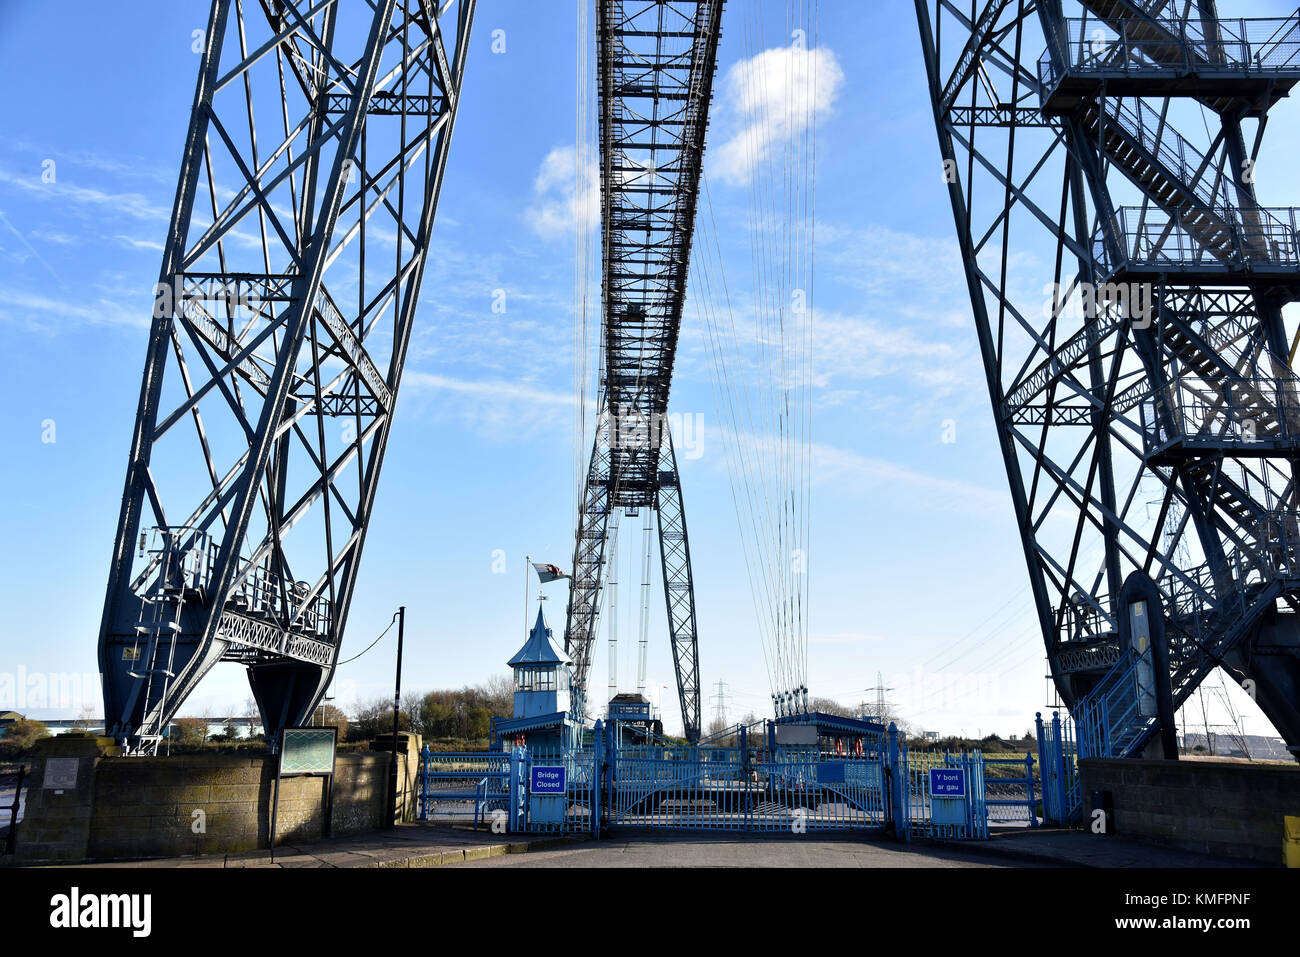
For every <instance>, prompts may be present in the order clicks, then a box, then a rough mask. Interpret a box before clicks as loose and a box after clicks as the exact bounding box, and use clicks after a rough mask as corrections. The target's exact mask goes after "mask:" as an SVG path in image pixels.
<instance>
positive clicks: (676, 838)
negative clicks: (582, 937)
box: [465, 828, 1016, 870]
mask: <svg viewBox="0 0 1300 957" xmlns="http://www.w3.org/2000/svg"><path fill="white" fill-rule="evenodd" d="M465 866H466V867H474V868H478V867H489V868H490V867H563V868H572V867H633V868H653V867H744V868H751V867H763V868H786V867H797V868H818V869H825V868H889V869H891V870H893V869H912V868H940V869H952V868H1005V867H1014V866H1016V865H1015V862H1013V861H1009V860H1000V859H993V858H989V857H985V856H982V855H979V854H974V853H970V852H969V851H968V850H967V849H966V848H955V847H939V846H936V845H930V846H921V845H918V844H902V843H900V842H898V841H894V840H891V839H888V838H882V837H864V836H862V835H860V834H849V833H846V834H834V833H827V832H814V833H809V834H803V835H798V836H796V835H791V834H736V833H726V832H712V833H710V832H698V831H696V832H691V831H672V830H654V831H649V830H645V829H639V830H632V829H627V828H625V829H624V830H622V831H620V832H618V833H616V834H614V835H613V836H612V837H609V838H607V839H605V840H600V841H586V842H584V843H582V844H572V845H567V846H562V847H551V848H546V849H539V850H537V851H536V852H534V853H531V854H528V855H526V856H525V857H518V858H516V857H510V858H505V857H494V858H491V859H488V860H481V861H473V862H470V863H467V864H466V865H465Z"/></svg>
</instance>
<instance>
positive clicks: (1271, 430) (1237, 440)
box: [1141, 376, 1300, 456]
mask: <svg viewBox="0 0 1300 957" xmlns="http://www.w3.org/2000/svg"><path fill="white" fill-rule="evenodd" d="M1297 387H1300V380H1297V379H1292V378H1264V377H1258V378H1249V379H1239V380H1234V381H1230V382H1228V383H1226V384H1222V385H1221V384H1218V383H1212V382H1205V381H1203V380H1200V379H1196V378H1192V377H1190V376H1188V377H1184V378H1182V379H1180V380H1179V381H1177V382H1171V383H1169V384H1168V385H1166V386H1164V387H1163V388H1160V389H1157V390H1155V391H1154V392H1153V393H1152V395H1151V397H1150V398H1149V399H1147V400H1146V401H1144V402H1143V403H1142V404H1141V417H1142V442H1143V446H1144V448H1145V451H1146V454H1147V455H1148V456H1150V455H1153V454H1156V453H1157V452H1160V451H1163V450H1166V449H1168V448H1169V447H1170V446H1171V445H1173V444H1175V443H1178V444H1183V445H1189V446H1195V445H1197V444H1201V445H1215V446H1216V447H1217V446H1218V445H1221V444H1227V445H1230V446H1234V447H1235V446H1240V447H1241V449H1243V450H1244V451H1249V450H1250V449H1251V447H1252V446H1257V447H1260V448H1262V447H1263V446H1264V445H1265V444H1266V443H1275V442H1282V441H1289V440H1293V439H1296V438H1300V431H1298V430H1300V393H1298V392H1297Z"/></svg>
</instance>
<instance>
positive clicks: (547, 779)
mask: <svg viewBox="0 0 1300 957" xmlns="http://www.w3.org/2000/svg"><path fill="white" fill-rule="evenodd" d="M567 790H568V777H567V775H566V773H565V769H564V768H562V767H559V768H553V767H535V768H533V773H532V775H531V777H530V779H529V781H528V791H529V793H531V794H564V793H566V791H567Z"/></svg>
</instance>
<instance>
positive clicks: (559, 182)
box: [525, 146, 600, 238]
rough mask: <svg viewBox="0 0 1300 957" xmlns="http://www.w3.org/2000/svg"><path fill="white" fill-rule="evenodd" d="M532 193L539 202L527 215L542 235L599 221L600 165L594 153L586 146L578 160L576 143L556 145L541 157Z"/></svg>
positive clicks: (585, 227) (531, 223) (590, 224)
mask: <svg viewBox="0 0 1300 957" xmlns="http://www.w3.org/2000/svg"><path fill="white" fill-rule="evenodd" d="M533 195H534V196H535V197H536V202H535V203H534V204H533V205H532V206H530V207H529V208H528V211H527V213H526V214H525V215H526V218H527V220H528V224H529V226H531V227H532V229H533V231H534V232H535V233H537V234H538V235H539V236H543V237H548V238H549V237H553V236H559V235H562V234H564V233H567V232H570V231H571V230H573V229H574V228H575V227H579V228H583V229H591V228H593V227H595V226H596V224H598V223H599V222H600V168H599V166H597V164H596V158H595V156H593V155H591V153H590V151H588V150H583V151H582V158H581V162H579V157H578V150H577V148H576V147H573V146H557V147H555V149H553V150H551V151H550V152H549V153H547V154H546V158H545V159H544V160H542V165H541V167H540V168H539V169H538V171H537V178H536V179H535V180H533Z"/></svg>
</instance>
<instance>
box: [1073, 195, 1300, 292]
mask: <svg viewBox="0 0 1300 957" xmlns="http://www.w3.org/2000/svg"><path fill="white" fill-rule="evenodd" d="M1298 227H1300V217H1298V216H1297V210H1296V209H1295V208H1294V207H1275V208H1269V209H1265V208H1258V209H1249V210H1241V209H1234V208H1224V207H1192V208H1189V209H1187V210H1185V211H1183V212H1179V213H1176V214H1174V215H1170V214H1169V213H1168V212H1166V211H1165V210H1162V209H1159V208H1152V207H1146V208H1144V207H1140V206H1123V207H1120V208H1118V209H1116V210H1115V236H1116V238H1117V240H1118V242H1119V244H1120V247H1121V248H1120V249H1119V250H1118V253H1116V252H1114V251H1112V250H1111V249H1110V248H1108V246H1107V244H1106V242H1105V241H1104V240H1103V238H1102V235H1101V232H1100V230H1098V232H1097V233H1096V234H1095V235H1094V238H1093V244H1094V246H1093V248H1094V255H1095V257H1096V260H1097V263H1098V265H1099V267H1100V270H1101V275H1102V276H1103V277H1104V279H1105V280H1106V281H1111V280H1120V279H1123V280H1125V281H1128V282H1159V281H1161V280H1166V281H1173V282H1175V283H1176V284H1199V283H1206V282H1210V283H1220V284H1223V283H1227V284H1233V285H1238V284H1239V285H1248V286H1254V287H1258V286H1267V287H1273V288H1275V289H1276V290H1278V291H1281V292H1287V291H1291V294H1292V295H1300V228H1298Z"/></svg>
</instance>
